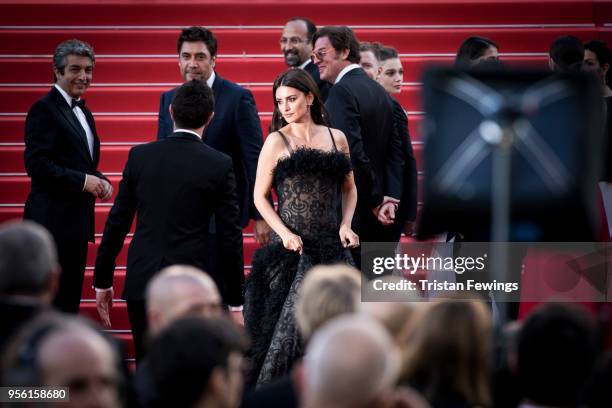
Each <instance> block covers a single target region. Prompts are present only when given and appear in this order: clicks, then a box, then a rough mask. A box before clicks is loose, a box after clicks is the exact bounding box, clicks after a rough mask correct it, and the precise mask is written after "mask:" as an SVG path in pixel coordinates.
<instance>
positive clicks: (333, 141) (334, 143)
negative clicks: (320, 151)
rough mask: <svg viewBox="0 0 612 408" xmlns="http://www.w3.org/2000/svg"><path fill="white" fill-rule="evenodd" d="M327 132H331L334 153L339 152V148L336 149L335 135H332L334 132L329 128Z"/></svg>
mask: <svg viewBox="0 0 612 408" xmlns="http://www.w3.org/2000/svg"><path fill="white" fill-rule="evenodd" d="M327 130H329V137H331V139H332V144H333V145H334V151H336V152H337V151H338V148H337V147H336V141H335V140H334V135H332V131H331V128H329V127H328V128H327Z"/></svg>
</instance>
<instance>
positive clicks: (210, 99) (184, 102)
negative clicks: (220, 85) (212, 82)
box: [172, 79, 215, 129]
mask: <svg viewBox="0 0 612 408" xmlns="http://www.w3.org/2000/svg"><path fill="white" fill-rule="evenodd" d="M214 108H215V100H214V96H213V92H212V90H211V89H210V88H209V87H208V85H206V83H205V82H204V81H198V80H196V79H193V80H191V81H189V82H185V83H184V84H183V85H181V86H180V87H179V89H177V91H176V93H175V94H174V98H172V118H173V119H174V123H175V124H176V127H177V128H183V129H198V128H201V127H202V126H204V124H205V123H206V121H208V118H209V117H210V114H211V113H212V112H213V110H214Z"/></svg>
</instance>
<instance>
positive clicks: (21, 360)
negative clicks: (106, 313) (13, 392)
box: [2, 314, 123, 408]
mask: <svg viewBox="0 0 612 408" xmlns="http://www.w3.org/2000/svg"><path fill="white" fill-rule="evenodd" d="M119 358H120V357H119V354H118V353H117V352H116V350H115V349H114V348H113V346H112V345H111V343H109V341H108V340H107V339H106V338H105V337H103V335H102V334H100V333H98V332H97V331H96V330H95V329H93V328H92V327H90V326H89V325H88V323H86V322H84V321H83V320H81V319H80V318H77V317H67V316H62V315H57V314H46V315H44V316H43V315H41V316H40V317H39V318H37V319H36V320H35V321H34V322H32V324H30V325H29V326H27V327H24V331H23V332H22V333H20V335H19V336H18V338H16V339H15V343H14V344H11V345H10V346H9V347H8V349H7V353H6V355H5V357H4V361H3V372H2V379H3V384H2V385H3V386H20V387H25V386H31V387H33V386H36V387H40V386H48V387H66V388H68V400H67V401H66V402H62V403H61V406H62V407H79V408H94V407H95V408H115V407H120V406H122V402H121V398H120V392H119V385H120V384H121V383H122V382H123V380H122V377H121V372H120V360H119Z"/></svg>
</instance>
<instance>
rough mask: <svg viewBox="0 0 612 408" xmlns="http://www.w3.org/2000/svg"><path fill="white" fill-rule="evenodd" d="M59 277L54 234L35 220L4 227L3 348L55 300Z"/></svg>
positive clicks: (0, 274)
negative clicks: (18, 331)
mask: <svg viewBox="0 0 612 408" xmlns="http://www.w3.org/2000/svg"><path fill="white" fill-rule="evenodd" d="M58 277H59V265H58V262H57V252H56V250H55V244H54V242H53V238H52V237H51V234H50V233H49V232H48V231H47V230H46V229H45V228H44V227H42V226H40V225H38V224H36V223H35V222H32V221H22V222H8V223H5V224H3V225H2V226H1V227H0V314H1V315H2V319H0V349H2V347H3V346H4V344H5V343H6V342H7V341H8V340H9V339H10V338H11V337H12V336H13V333H15V332H16V330H17V329H18V328H19V327H20V326H21V325H22V324H23V323H24V322H26V321H28V320H29V319H30V318H32V317H33V316H35V315H36V314H37V313H38V312H39V311H40V310H43V309H45V308H46V307H47V306H48V305H49V304H50V303H51V300H52V299H53V295H54V288H55V287H56V286H57V281H58Z"/></svg>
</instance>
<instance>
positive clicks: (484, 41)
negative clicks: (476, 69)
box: [455, 36, 499, 67]
mask: <svg viewBox="0 0 612 408" xmlns="http://www.w3.org/2000/svg"><path fill="white" fill-rule="evenodd" d="M491 47H493V48H497V49H499V47H498V46H497V44H496V43H495V42H493V41H491V40H489V39H488V38H485V37H478V36H473V37H468V38H466V39H465V40H464V41H463V42H462V43H461V46H459V50H458V51H457V55H456V56H455V66H456V67H470V66H472V64H473V61H474V60H476V59H478V58H480V57H482V56H483V54H484V53H485V52H486V51H487V50H488V49H489V48H491Z"/></svg>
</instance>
